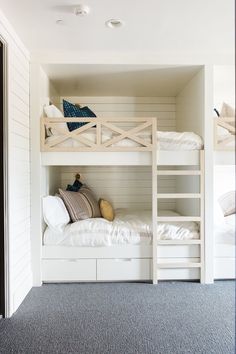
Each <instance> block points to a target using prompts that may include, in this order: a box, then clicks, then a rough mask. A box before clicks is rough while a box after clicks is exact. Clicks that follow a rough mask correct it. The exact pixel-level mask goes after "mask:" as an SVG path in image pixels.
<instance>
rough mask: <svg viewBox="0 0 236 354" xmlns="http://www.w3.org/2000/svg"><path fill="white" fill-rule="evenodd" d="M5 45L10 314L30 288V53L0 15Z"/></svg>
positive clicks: (0, 27) (8, 310)
mask: <svg viewBox="0 0 236 354" xmlns="http://www.w3.org/2000/svg"><path fill="white" fill-rule="evenodd" d="M0 35H1V36H2V38H3V39H4V41H5V42H6V43H7V66H8V77H7V81H8V97H7V101H8V104H7V106H8V107H7V108H8V129H9V132H8V149H9V156H8V160H9V163H8V164H9V181H8V182H9V184H8V187H9V295H10V299H9V300H10V303H9V304H8V309H7V316H9V315H11V314H12V313H13V312H14V311H15V310H16V309H17V308H18V306H19V305H20V303H21V302H22V301H23V299H24V297H25V296H26V295H27V293H28V291H29V290H30V289H31V287H32V271H31V254H30V249H31V246H30V242H31V240H30V124H29V80H30V78H29V53H28V52H27V50H26V49H25V48H24V46H23V44H22V43H21V41H20V39H19V38H18V36H17V35H16V34H15V32H14V30H13V29H12V27H11V25H10V24H9V23H8V21H7V20H6V19H5V17H4V15H3V14H1V13H0Z"/></svg>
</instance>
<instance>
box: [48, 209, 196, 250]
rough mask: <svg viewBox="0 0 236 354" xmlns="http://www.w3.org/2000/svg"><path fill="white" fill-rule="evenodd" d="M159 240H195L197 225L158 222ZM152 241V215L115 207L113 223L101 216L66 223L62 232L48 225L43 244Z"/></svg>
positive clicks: (109, 243) (168, 213)
mask: <svg viewBox="0 0 236 354" xmlns="http://www.w3.org/2000/svg"><path fill="white" fill-rule="evenodd" d="M159 215H172V216H176V215H179V214H177V213H175V212H171V211H162V213H161V214H160V213H159ZM158 237H159V238H160V239H163V240H165V239H170V240H174V239H178V240H184V239H197V238H199V226H198V224H197V223H195V222H174V223H168V224H167V223H158ZM151 242H152V218H151V212H150V211H134V212H130V211H127V210H125V209H118V210H116V217H115V220H114V221H113V222H109V221H107V220H105V219H102V218H93V219H87V220H82V221H77V222H75V223H72V224H68V225H67V226H66V227H65V229H64V232H62V233H57V232H55V231H53V230H51V229H50V228H47V229H46V231H45V233H44V245H63V246H84V247H94V246H97V247H99V246H111V245H127V244H130V245H139V244H146V245H149V244H151Z"/></svg>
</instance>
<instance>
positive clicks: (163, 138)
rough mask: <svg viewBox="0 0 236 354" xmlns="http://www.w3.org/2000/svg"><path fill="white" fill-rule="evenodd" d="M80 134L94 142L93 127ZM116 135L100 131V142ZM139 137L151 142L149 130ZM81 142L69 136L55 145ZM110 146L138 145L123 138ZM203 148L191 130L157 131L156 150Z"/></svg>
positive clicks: (47, 141)
mask: <svg viewBox="0 0 236 354" xmlns="http://www.w3.org/2000/svg"><path fill="white" fill-rule="evenodd" d="M80 136H81V137H82V138H85V139H87V140H89V141H90V142H92V143H95V142H96V131H95V129H94V130H93V128H91V129H88V130H87V131H86V132H84V133H81V134H80ZM116 136H118V135H115V134H112V133H111V132H110V131H108V130H105V131H103V133H102V142H106V141H108V140H109V139H111V138H113V137H116ZM137 136H138V137H139V138H140V139H143V140H144V141H145V142H146V143H148V144H149V143H151V134H150V132H142V133H139V134H138V135H137ZM57 138H58V136H51V137H48V138H47V139H46V145H48V144H49V143H52V142H54V141H56V139H57ZM82 146H84V144H83V143H80V142H79V141H78V140H75V139H72V138H69V139H67V140H65V141H63V142H61V143H59V144H56V145H55V147H75V148H76V147H82ZM112 146H121V147H138V146H140V144H139V143H136V142H135V141H133V140H131V139H128V138H125V139H123V140H121V141H120V142H118V143H116V144H113V145H112ZM202 148H203V141H202V138H201V137H200V136H199V135H197V134H195V133H192V132H183V133H178V132H163V131H157V149H158V150H201V149H202Z"/></svg>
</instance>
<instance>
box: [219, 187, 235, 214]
mask: <svg viewBox="0 0 236 354" xmlns="http://www.w3.org/2000/svg"><path fill="white" fill-rule="evenodd" d="M235 193H236V192H235V191H230V192H226V193H224V194H222V195H221V196H220V197H219V198H218V202H219V204H220V207H221V210H222V212H223V214H224V216H228V215H232V214H235V213H236V206H235V196H236V194H235Z"/></svg>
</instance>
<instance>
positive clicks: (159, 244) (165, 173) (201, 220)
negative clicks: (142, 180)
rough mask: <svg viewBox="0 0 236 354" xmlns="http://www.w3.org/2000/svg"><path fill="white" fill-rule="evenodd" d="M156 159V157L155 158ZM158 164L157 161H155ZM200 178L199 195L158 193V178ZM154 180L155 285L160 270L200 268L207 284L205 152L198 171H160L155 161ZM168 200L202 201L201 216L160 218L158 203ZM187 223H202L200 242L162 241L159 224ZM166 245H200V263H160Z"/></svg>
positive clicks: (202, 153) (201, 277) (201, 156)
mask: <svg viewBox="0 0 236 354" xmlns="http://www.w3.org/2000/svg"><path fill="white" fill-rule="evenodd" d="M155 158H156V157H155ZM155 163H156V160H155ZM168 175H169V176H170V175H171V176H199V178H200V190H199V193H157V184H158V176H168ZM152 178H153V185H152V188H153V198H152V211H153V215H152V217H153V284H157V282H158V270H159V269H167V268H169V269H176V268H183V269H185V268H199V269H200V282H201V283H204V282H205V269H204V243H205V242H204V193H205V192H204V151H203V150H201V151H200V161H199V169H198V170H158V169H157V165H155V168H154V161H153V166H152ZM168 198H174V199H176V198H189V199H199V200H200V216H158V214H157V209H158V208H157V201H158V199H168ZM178 221H181V222H187V221H195V222H199V223H200V235H199V236H200V237H199V239H198V240H196V239H194V240H160V239H158V235H157V224H158V222H178ZM166 245H169V246H170V245H176V246H178V245H199V247H200V261H199V262H159V261H158V255H157V252H158V248H159V247H162V246H166Z"/></svg>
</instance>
